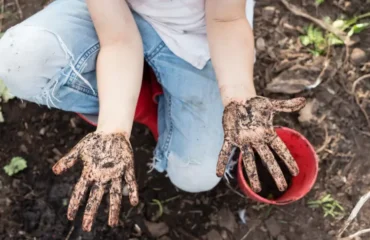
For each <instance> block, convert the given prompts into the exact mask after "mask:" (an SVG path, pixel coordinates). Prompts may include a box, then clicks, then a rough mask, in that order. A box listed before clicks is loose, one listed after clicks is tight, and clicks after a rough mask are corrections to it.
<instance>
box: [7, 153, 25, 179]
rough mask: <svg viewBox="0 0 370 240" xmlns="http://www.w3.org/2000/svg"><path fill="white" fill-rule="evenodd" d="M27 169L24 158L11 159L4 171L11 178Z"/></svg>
mask: <svg viewBox="0 0 370 240" xmlns="http://www.w3.org/2000/svg"><path fill="white" fill-rule="evenodd" d="M26 168H27V162H26V160H24V158H21V157H13V158H12V160H10V163H9V164H8V165H6V166H5V167H4V171H5V173H6V174H8V176H13V175H15V174H17V173H19V172H20V171H22V170H24V169H26Z"/></svg>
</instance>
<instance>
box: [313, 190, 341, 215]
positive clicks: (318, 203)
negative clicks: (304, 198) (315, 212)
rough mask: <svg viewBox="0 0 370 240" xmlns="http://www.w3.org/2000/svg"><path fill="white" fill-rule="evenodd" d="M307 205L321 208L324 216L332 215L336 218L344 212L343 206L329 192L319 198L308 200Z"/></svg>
mask: <svg viewBox="0 0 370 240" xmlns="http://www.w3.org/2000/svg"><path fill="white" fill-rule="evenodd" d="M308 206H309V207H310V208H321V209H322V210H323V211H324V217H327V216H332V217H333V218H336V217H339V216H342V215H343V213H344V208H343V207H342V206H341V205H340V203H339V202H338V201H337V200H335V199H334V198H332V196H331V195H330V194H327V195H325V196H324V197H322V198H321V199H319V200H311V201H308Z"/></svg>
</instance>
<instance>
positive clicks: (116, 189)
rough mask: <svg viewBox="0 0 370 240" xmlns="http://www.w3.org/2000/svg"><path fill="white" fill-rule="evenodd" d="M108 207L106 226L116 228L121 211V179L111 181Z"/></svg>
mask: <svg viewBox="0 0 370 240" xmlns="http://www.w3.org/2000/svg"><path fill="white" fill-rule="evenodd" d="M109 194H110V206H109V219H108V224H109V226H111V227H114V226H117V225H118V221H119V214H120V210H121V201H122V179H121V178H118V179H114V180H112V185H111V187H110V193H109Z"/></svg>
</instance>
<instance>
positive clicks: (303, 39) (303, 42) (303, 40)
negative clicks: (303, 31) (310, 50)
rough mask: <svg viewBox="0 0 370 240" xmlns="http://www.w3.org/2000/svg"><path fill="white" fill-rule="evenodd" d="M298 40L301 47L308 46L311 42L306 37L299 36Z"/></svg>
mask: <svg viewBox="0 0 370 240" xmlns="http://www.w3.org/2000/svg"><path fill="white" fill-rule="evenodd" d="M299 39H300V40H301V43H302V44H303V46H308V45H310V44H311V40H310V38H309V37H308V36H300V37H299Z"/></svg>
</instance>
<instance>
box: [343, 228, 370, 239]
mask: <svg viewBox="0 0 370 240" xmlns="http://www.w3.org/2000/svg"><path fill="white" fill-rule="evenodd" d="M365 233H370V228H368V229H362V230H360V231H358V232H356V233H354V234H352V235H349V236H348V237H345V238H340V240H351V239H355V238H356V237H358V236H360V235H362V234H365Z"/></svg>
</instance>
